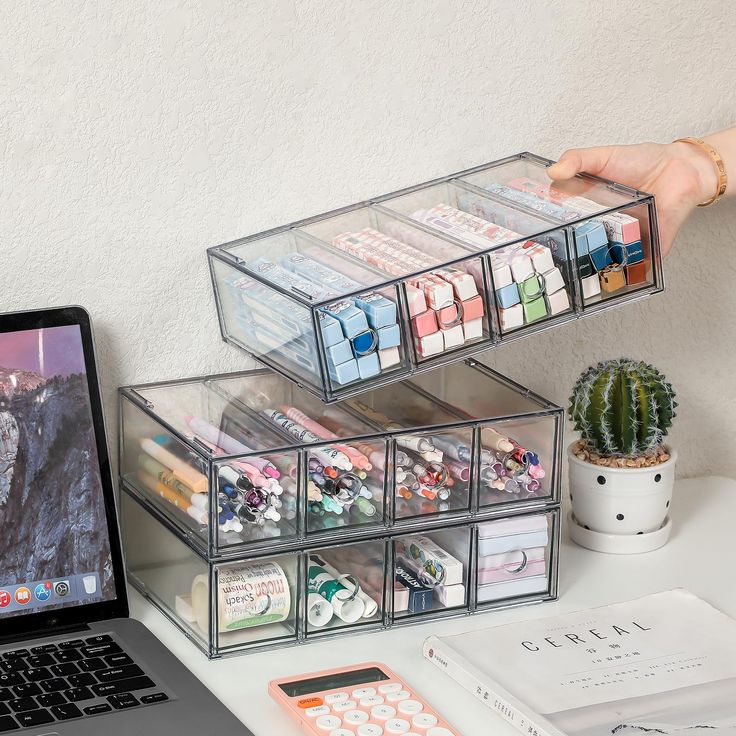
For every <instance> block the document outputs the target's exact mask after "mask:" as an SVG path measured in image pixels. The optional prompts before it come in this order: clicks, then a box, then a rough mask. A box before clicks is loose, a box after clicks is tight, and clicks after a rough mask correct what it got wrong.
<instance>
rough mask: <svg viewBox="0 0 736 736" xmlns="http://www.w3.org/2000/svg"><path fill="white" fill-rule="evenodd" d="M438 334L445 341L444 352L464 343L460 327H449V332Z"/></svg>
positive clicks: (444, 331)
mask: <svg viewBox="0 0 736 736" xmlns="http://www.w3.org/2000/svg"><path fill="white" fill-rule="evenodd" d="M440 332H441V334H442V337H443V339H444V341H445V350H452V348H456V347H459V346H460V345H462V344H463V343H464V342H465V333H464V332H463V326H462V325H455V326H454V327H450V329H449V330H440Z"/></svg>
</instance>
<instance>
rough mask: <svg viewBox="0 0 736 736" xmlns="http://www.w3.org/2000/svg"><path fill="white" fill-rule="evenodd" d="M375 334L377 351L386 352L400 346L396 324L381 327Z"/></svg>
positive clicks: (399, 330) (399, 331)
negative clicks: (376, 336)
mask: <svg viewBox="0 0 736 736" xmlns="http://www.w3.org/2000/svg"><path fill="white" fill-rule="evenodd" d="M376 334H377V335H378V349H379V350H388V349H389V348H395V347H398V346H399V345H400V344H401V329H400V328H399V326H398V325H397V324H394V325H391V326H390V327H381V329H379V330H376Z"/></svg>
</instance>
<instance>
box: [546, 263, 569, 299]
mask: <svg viewBox="0 0 736 736" xmlns="http://www.w3.org/2000/svg"><path fill="white" fill-rule="evenodd" d="M542 276H543V277H544V290H545V291H546V292H547V293H548V294H554V293H555V292H557V291H559V290H560V289H564V288H565V279H563V278H562V272H561V271H560V269H559V268H553V269H551V270H550V271H546V272H545V273H543V274H542Z"/></svg>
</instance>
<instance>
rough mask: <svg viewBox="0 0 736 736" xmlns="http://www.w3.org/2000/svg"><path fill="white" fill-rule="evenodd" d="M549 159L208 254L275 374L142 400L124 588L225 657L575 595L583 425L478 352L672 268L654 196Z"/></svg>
mask: <svg viewBox="0 0 736 736" xmlns="http://www.w3.org/2000/svg"><path fill="white" fill-rule="evenodd" d="M549 163H551V162H550V161H548V160H546V159H542V158H539V157H537V156H534V155H532V154H526V153H525V154H519V155H517V156H514V157H511V158H508V159H504V160H502V161H498V162H494V163H491V164H486V165H484V166H479V167H476V168H474V169H470V170H467V171H463V172H460V173H458V174H454V175H451V176H448V177H445V178H443V179H439V180H436V181H433V182H429V183H427V184H422V185H419V186H417V187H413V188H410V189H406V190H402V191H400V192H395V193H393V194H388V195H385V196H383V197H379V198H376V199H373V200H370V201H369V202H364V203H360V204H356V205H354V206H351V207H347V208H344V209H342V210H339V211H335V212H331V213H327V214H325V215H320V216H317V217H314V218H311V219H308V220H303V221H301V222H297V223H294V224H291V225H288V226H285V227H282V228H277V229H275V230H272V231H269V232H266V233H262V234H259V235H255V236H252V237H249V238H245V239H243V240H239V241H236V242H234V243H229V244H226V245H222V246H218V247H215V248H212V249H210V250H209V252H208V255H209V262H210V269H211V274H212V278H213V285H214V289H215V295H216V301H217V309H218V315H219V318H220V326H221V330H222V334H223V336H224V338H225V340H227V341H228V342H230V343H231V344H233V345H235V346H237V347H239V348H242V349H243V350H245V352H246V353H248V354H249V355H250V356H252V357H254V358H256V359H257V360H259V361H260V362H262V363H264V364H265V365H267V366H268V367H269V368H271V369H273V370H271V371H269V370H265V369H259V370H251V371H246V372H243V373H237V374H231V375H223V376H209V377H202V378H194V379H191V380H183V381H172V382H166V383H159V384H149V385H146V386H135V387H128V388H123V389H121V434H120V438H121V443H120V472H121V479H122V482H121V487H122V493H121V507H122V508H121V518H122V529H123V536H124V539H125V542H126V551H127V566H128V573H129V577H130V579H131V581H132V583H133V584H134V585H135V586H136V587H137V588H138V589H139V590H140V591H141V592H143V593H144V594H145V595H147V596H148V597H149V598H150V599H151V600H152V601H153V602H154V603H155V604H156V605H157V606H158V607H159V608H160V609H161V610H162V611H163V612H164V613H166V614H167V615H168V616H169V617H170V618H171V620H172V621H174V623H176V624H177V625H178V626H179V627H180V628H181V629H182V631H184V633H185V634H186V635H187V636H188V637H189V638H191V639H192V641H194V642H195V643H196V644H197V645H198V646H199V647H200V648H201V649H203V650H204V651H205V652H206V653H207V654H208V656H210V657H219V656H223V655H225V654H229V653H236V652H240V651H244V650H254V649H262V648H268V647H273V646H284V645H289V644H295V643H299V642H303V641H312V640H315V639H320V638H323V637H325V636H334V635H338V634H343V633H349V632H352V631H355V630H370V629H383V628H388V627H392V626H397V625H403V624H407V623H415V622H423V621H428V620H432V619H434V618H437V617H444V616H452V615H463V614H465V615H467V614H471V613H475V612H478V611H485V610H492V609H495V608H498V607H503V606H509V605H519V604H524V603H531V602H536V601H544V600H551V599H554V598H555V597H556V595H557V566H558V547H559V532H560V520H559V508H560V481H561V478H560V462H561V453H562V439H563V420H564V415H563V411H562V409H561V408H560V407H557V406H555V405H554V404H552V403H550V402H549V401H547V400H545V399H543V398H541V397H539V396H537V395H535V394H534V393H533V392H531V391H529V390H527V389H525V388H523V387H522V386H519V385H518V384H516V383H514V382H513V381H510V380H509V379H507V378H504V377H503V376H500V375H499V374H497V373H495V372H494V371H493V370H491V369H490V368H489V367H488V366H486V365H484V364H483V363H480V362H478V361H477V360H475V359H473V358H470V357H469V356H470V355H473V354H475V353H477V352H480V351H483V350H486V349H487V348H489V347H493V346H495V345H497V344H499V343H504V342H508V341H510V340H513V339H517V338H519V337H522V336H525V335H529V334H532V333H534V332H537V331H539V330H542V329H547V328H550V327H553V326H555V325H557V324H561V323H563V322H566V321H569V320H572V319H575V318H578V317H580V316H584V315H587V314H590V313H593V312H596V311H599V310H601V309H605V308H607V307H612V306H615V305H620V304H623V303H626V302H628V301H631V300H633V299H638V298H640V297H642V296H645V295H648V294H651V293H655V292H657V291H661V290H662V289H663V276H662V271H661V260H660V252H659V240H658V235H657V225H656V215H655V209H654V200H653V198H652V197H651V196H650V195H646V194H644V193H641V192H637V191H635V190H632V189H630V188H627V187H622V186H619V185H617V184H613V183H611V182H605V181H602V180H600V179H596V178H594V177H589V176H585V175H583V176H578V177H575V179H573V180H572V181H569V182H564V183H562V184H553V183H552V182H551V181H550V180H549V178H548V177H547V176H546V171H545V169H546V166H547V165H548V164H549ZM430 369H436V370H430Z"/></svg>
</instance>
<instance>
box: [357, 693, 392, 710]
mask: <svg viewBox="0 0 736 736" xmlns="http://www.w3.org/2000/svg"><path fill="white" fill-rule="evenodd" d="M385 702H386V701H385V700H384V699H383V698H382V697H381V696H380V695H369V696H368V697H367V698H361V699H360V704H361V705H362V706H363V707H364V708H372V707H373V706H374V705H383V704H384V703H385Z"/></svg>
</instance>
